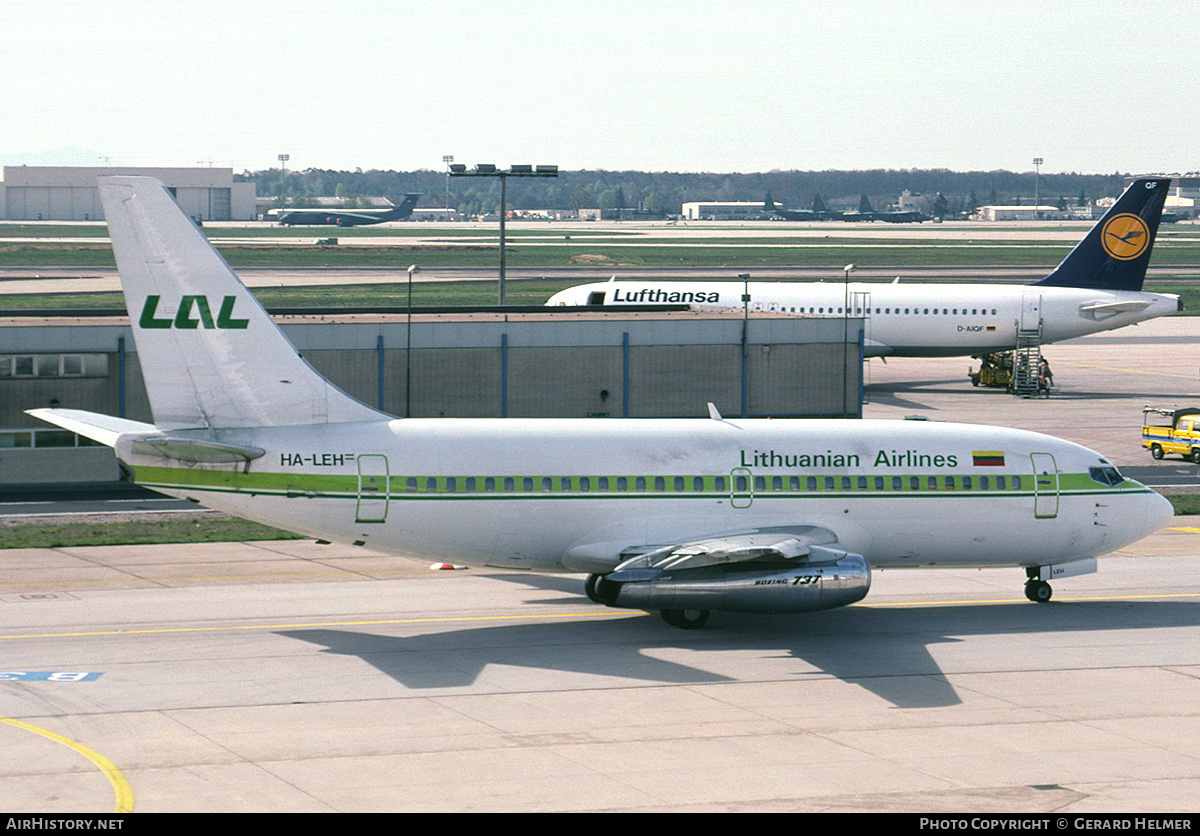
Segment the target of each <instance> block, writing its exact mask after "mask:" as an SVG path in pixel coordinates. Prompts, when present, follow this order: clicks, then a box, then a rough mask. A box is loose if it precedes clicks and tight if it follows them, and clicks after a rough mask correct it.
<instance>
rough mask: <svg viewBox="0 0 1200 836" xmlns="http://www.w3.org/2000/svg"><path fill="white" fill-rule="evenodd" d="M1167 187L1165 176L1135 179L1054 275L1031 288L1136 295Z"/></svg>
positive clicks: (1147, 261) (1141, 281)
mask: <svg viewBox="0 0 1200 836" xmlns="http://www.w3.org/2000/svg"><path fill="white" fill-rule="evenodd" d="M1170 185H1171V181H1170V179H1169V178H1166V177H1144V178H1139V179H1137V180H1134V181H1133V182H1132V183H1130V184H1129V188H1127V189H1126V190H1125V191H1124V193H1123V194H1122V195H1121V196H1120V197H1119V198H1118V199H1117V202H1116V203H1114V204H1113V205H1112V208H1111V209H1109V210H1108V211H1107V212H1105V213H1104V217H1102V218H1101V219H1100V221H1099V223H1097V224H1096V225H1095V226H1094V227H1092V230H1091V232H1089V233H1088V234H1087V237H1085V238H1084V239H1083V240H1082V241H1080V242H1079V243H1078V244H1076V245H1075V249H1073V250H1071V252H1070V253H1068V254H1067V257H1066V258H1064V259H1063V260H1062V263H1061V264H1059V265H1058V267H1056V268H1054V272H1053V273H1051V274H1050V275H1049V276H1047V277H1046V278H1044V279H1042V280H1041V281H1037V282H1034V283H1033V284H1034V285H1043V286H1048V287H1089V288H1095V289H1097V290H1139V291H1140V290H1141V289H1142V283H1143V282H1144V281H1145V279H1146V265H1147V264H1149V263H1150V251H1151V250H1152V249H1154V236H1155V234H1156V233H1157V232H1158V223H1159V220H1160V219H1161V218H1162V210H1163V204H1164V203H1165V202H1166V200H1167V188H1168V186H1170Z"/></svg>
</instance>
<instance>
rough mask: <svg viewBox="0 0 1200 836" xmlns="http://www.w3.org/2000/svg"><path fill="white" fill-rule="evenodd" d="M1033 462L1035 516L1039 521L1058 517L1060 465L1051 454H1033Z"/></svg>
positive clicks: (1031, 456)
mask: <svg viewBox="0 0 1200 836" xmlns="http://www.w3.org/2000/svg"><path fill="white" fill-rule="evenodd" d="M1029 457H1030V458H1031V459H1032V460H1033V516H1034V517H1035V518H1037V519H1039V520H1049V519H1054V518H1055V517H1057V516H1058V465H1057V464H1056V463H1055V461H1054V456H1052V455H1050V454H1049V453H1031V454H1030V456H1029Z"/></svg>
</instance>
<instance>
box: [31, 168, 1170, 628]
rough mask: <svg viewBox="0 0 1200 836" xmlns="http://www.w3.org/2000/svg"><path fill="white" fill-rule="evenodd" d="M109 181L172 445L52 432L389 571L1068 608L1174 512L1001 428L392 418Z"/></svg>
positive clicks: (748, 608)
mask: <svg viewBox="0 0 1200 836" xmlns="http://www.w3.org/2000/svg"><path fill="white" fill-rule="evenodd" d="M99 180H100V193H101V196H102V199H103V201H104V213H105V218H106V219H107V222H108V226H109V232H110V236H111V239H112V245H113V251H114V254H115V255H116V260H117V265H118V268H119V271H120V275H121V282H122V287H123V289H124V293H125V299H126V304H127V305H128V308H129V310H130V311H131V313H132V322H131V328H132V330H133V334H134V338H135V340H136V343H137V351H138V358H139V360H140V363H141V367H142V374H143V378H144V380H145V384H146V390H147V393H148V395H149V400H150V407H151V411H152V417H153V423H142V422H138V421H132V420H128V419H125V418H115V417H110V416H106V415H100V414H96V413H92V412H85V411H82V410H75V409H61V408H55V409H33V410H30V414H32V415H35V416H37V417H39V418H42V419H44V420H46V421H49V422H50V423H53V424H56V425H58V426H61V427H64V428H66V429H69V430H72V431H74V432H77V433H79V434H81V435H83V436H86V437H88V438H91V439H94V440H96V441H99V442H102V443H104V444H107V445H109V446H111V447H112V448H114V450H115V451H116V456H117V459H118V461H119V463H120V467H121V468H122V470H123V471H124V473H125V474H126V475H127V477H128V478H129V479H131V480H132V481H134V482H136V483H137V484H139V485H144V486H146V487H149V488H152V489H154V490H156V491H159V492H161V493H164V494H167V495H169V496H175V497H186V498H188V499H191V500H194V501H196V502H199V503H202V504H204V505H207V506H209V507H211V508H217V509H220V510H223V511H227V512H229V513H231V514H236V515H238V516H241V517H245V518H247V519H252V520H258V521H260V522H263V523H267V524H269V525H274V526H278V527H280V528H284V529H288V530H290V531H295V532H299V533H301V534H305V535H308V536H311V537H315V538H320V539H324V540H330V541H338V542H343V543H349V544H354V545H358V546H364V547H366V548H370V549H375V550H378V551H382V552H388V553H393V554H400V555H412V556H425V557H431V558H435V559H444V560H453V561H455V562H462V563H467V564H475V565H487V566H499V567H511V568H523V569H531V570H534V571H545V572H576V573H588V574H589V577H588V580H587V582H586V584H585V589H586V591H587V593H588V594H589V596H590V597H591V598H592V599H593V600H595V601H597V602H599V603H603V604H607V605H610V606H615V607H631V608H635V609H641V610H650V611H653V610H659V611H661V613H662V615H663V617H664V619H665V620H666V621H667V622H668V623H671V624H674V625H677V626H681V627H698V626H700V625H702V624H703V623H704V622H705V621H706V620H707V618H708V613H709V611H710V610H731V611H741V612H804V611H810V610H819V609H825V608H829V607H837V606H841V605H844V604H850V603H853V602H855V601H858V600H860V599H862V598H863V596H865V595H866V594H867V591H868V589H869V587H870V582H871V567H872V566H886V567H891V566H1013V567H1020V568H1021V569H1023V570H1024V574H1025V576H1026V578H1027V582H1026V594H1027V595H1028V596H1029V597H1030V598H1031V599H1033V600H1037V601H1045V600H1048V599H1049V597H1050V592H1051V591H1050V585H1049V583H1048V581H1049V580H1050V579H1051V578H1052V577H1057V576H1069V575H1072V574H1079V573H1082V572H1087V571H1094V568H1095V565H1096V561H1095V558H1096V557H1097V556H1098V555H1102V554H1105V553H1107V552H1110V551H1113V550H1115V549H1119V548H1121V547H1123V546H1125V545H1127V544H1129V543H1132V542H1134V541H1136V540H1138V539H1140V538H1141V537H1143V536H1145V535H1146V534H1148V533H1150V532H1152V531H1154V530H1155V529H1157V528H1159V527H1160V526H1162V525H1164V524H1165V523H1166V522H1167V521H1168V520H1169V519H1170V517H1171V515H1172V510H1171V506H1170V504H1169V503H1168V502H1167V501H1166V500H1165V499H1163V498H1162V497H1160V496H1159V495H1157V494H1156V493H1154V492H1153V491H1151V490H1149V489H1148V488H1146V487H1145V486H1144V485H1141V484H1139V483H1138V482H1135V481H1133V480H1130V479H1126V478H1124V477H1123V476H1122V475H1121V474H1120V473H1119V472H1118V471H1117V469H1116V468H1115V467H1114V466H1113V465H1112V464H1111V463H1110V462H1108V461H1107V460H1106V459H1105V458H1104V457H1103V456H1101V455H1100V454H1099V453H1096V452H1093V451H1092V450H1088V449H1086V448H1084V447H1081V446H1079V445H1077V444H1073V443H1069V442H1066V441H1061V440H1058V439H1055V438H1051V437H1049V436H1045V435H1039V434H1035V433H1030V432H1023V431H1017V430H1011V429H1002V428H997V427H984V426H970V425H956V424H939V423H934V422H925V421H920V422H917V421H841V420H777V421H770V420H734V419H726V418H723V417H721V416H720V415H719V414H718V413H717V411H716V409H715V408H712V407H710V412H709V417H708V418H704V419H674V420H641V419H604V418H597V419H574V420H558V419H554V420H545V419H503V418H501V419H454V418H441V419H437V418H430V419H417V418H408V419H394V418H391V417H389V416H387V415H384V414H382V413H380V412H377V411H376V410H374V409H371V408H370V407H368V406H365V405H363V404H361V403H359V402H357V401H355V400H353V399H352V398H350V397H349V396H347V395H346V394H344V393H342V392H341V391H339V390H338V389H336V388H335V387H334V386H332V385H331V384H330V383H329V382H328V381H326V380H325V379H324V378H322V377H321V376H320V375H318V374H317V373H316V372H315V371H314V370H313V369H312V368H311V367H310V366H309V365H308V364H307V363H306V362H305V361H304V360H303V359H302V358H301V357H300V356H299V355H298V354H297V352H296V350H295V348H293V347H292V345H291V344H290V343H288V341H287V339H286V338H285V337H284V335H283V333H282V332H281V331H280V330H279V328H278V327H277V326H276V325H275V323H274V322H273V321H272V320H271V318H270V317H269V316H268V315H267V313H266V312H265V311H264V310H263V308H262V307H261V305H259V303H258V302H257V300H256V299H255V298H254V296H252V295H251V294H250V293H249V291H247V290H246V288H245V286H244V285H243V284H242V283H241V282H240V281H239V280H238V278H237V276H236V275H234V273H233V271H232V270H231V269H230V268H229V266H228V265H227V264H226V263H225V261H224V260H223V259H222V258H221V256H220V255H219V254H218V253H217V252H216V250H214V249H213V248H212V247H211V246H210V245H209V243H208V241H207V240H206V239H205V237H204V236H203V235H202V234H201V233H200V231H199V230H198V229H197V228H196V227H195V226H194V225H193V224H192V222H191V221H189V220H188V219H187V217H185V216H184V214H183V213H182V212H181V211H180V210H179V208H178V207H177V206H176V205H175V203H174V202H173V200H172V199H171V196H170V195H169V194H168V193H167V192H166V191H165V190H164V189H163V187H162V185H161V184H160V183H159V182H158V181H156V180H153V179H151V178H143V177H102V178H99Z"/></svg>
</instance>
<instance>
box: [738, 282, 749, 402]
mask: <svg viewBox="0 0 1200 836" xmlns="http://www.w3.org/2000/svg"><path fill="white" fill-rule="evenodd" d="M738 278H739V279H741V280H742V417H743V418H745V417H746V411H747V409H748V408H749V403H748V401H749V393H748V391H747V385H748V381H747V378H748V376H749V374H750V274H749V273H738Z"/></svg>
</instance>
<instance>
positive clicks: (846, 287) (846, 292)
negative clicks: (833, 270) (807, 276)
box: [842, 264, 854, 418]
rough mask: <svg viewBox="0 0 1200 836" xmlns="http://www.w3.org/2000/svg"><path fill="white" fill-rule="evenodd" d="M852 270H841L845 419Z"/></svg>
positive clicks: (848, 266) (847, 394)
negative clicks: (843, 302) (843, 300)
mask: <svg viewBox="0 0 1200 836" xmlns="http://www.w3.org/2000/svg"><path fill="white" fill-rule="evenodd" d="M853 270H854V265H853V264H847V265H846V266H845V267H843V268H842V277H843V279H842V288H843V296H844V297H845V300H846V302H845V307H843V308H842V417H843V418H845V417H846V415H847V413H848V404H847V403H846V400H847V398H848V397H849V384H847V382H846V376H847V375H848V374H849V372H850V273H851V272H852V271H853Z"/></svg>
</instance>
